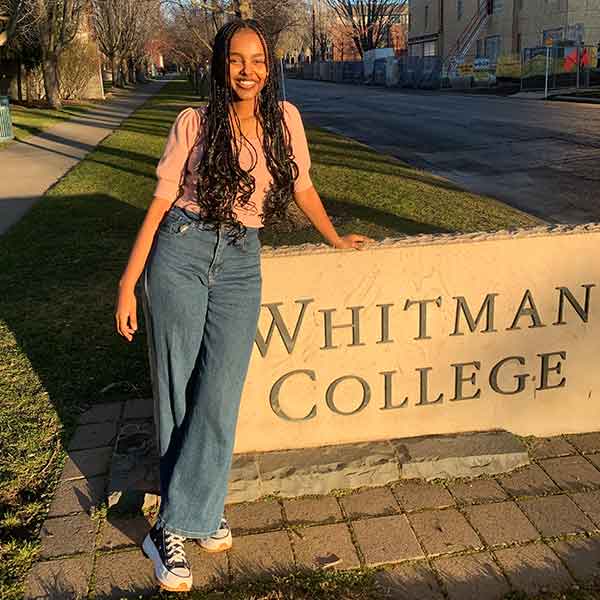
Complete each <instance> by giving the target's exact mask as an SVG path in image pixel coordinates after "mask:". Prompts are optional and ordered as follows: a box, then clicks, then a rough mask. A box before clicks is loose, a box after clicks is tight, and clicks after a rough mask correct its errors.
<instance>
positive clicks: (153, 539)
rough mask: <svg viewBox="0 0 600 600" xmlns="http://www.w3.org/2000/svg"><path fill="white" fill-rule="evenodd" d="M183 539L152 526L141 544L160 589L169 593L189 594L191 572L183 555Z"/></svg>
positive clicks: (180, 536) (161, 528)
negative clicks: (151, 565)
mask: <svg viewBox="0 0 600 600" xmlns="http://www.w3.org/2000/svg"><path fill="white" fill-rule="evenodd" d="M184 542H185V537H183V536H182V535H176V534H174V533H171V532H169V531H167V530H166V529H164V528H163V527H159V526H158V525H154V526H153V527H152V529H150V531H149V532H148V535H146V537H145V539H144V543H143V544H142V552H143V553H144V556H146V558H149V559H150V560H151V561H152V562H153V563H154V574H155V575H156V579H157V580H158V583H159V585H160V587H162V588H163V589H165V590H167V591H169V592H189V591H190V590H191V589H192V571H191V569H190V565H189V563H188V560H187V557H186V555H185V547H184V544H183V543H184Z"/></svg>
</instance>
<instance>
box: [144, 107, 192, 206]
mask: <svg viewBox="0 0 600 600" xmlns="http://www.w3.org/2000/svg"><path fill="white" fill-rule="evenodd" d="M199 120H200V117H199V115H198V111H197V110H196V109H194V108H191V107H189V108H185V109H184V110H182V111H181V112H180V113H179V114H178V115H177V118H176V119H175V122H174V123H173V125H172V126H171V130H170V131H169V135H168V137H167V143H166V144H165V149H164V151H163V154H162V157H161V159H160V161H159V162H158V165H157V166H156V178H157V180H158V181H157V183H156V187H155V189H154V196H156V197H159V198H163V199H165V200H170V201H171V202H173V201H174V200H175V198H177V192H178V191H179V185H180V183H181V181H182V178H183V177H184V176H185V173H184V169H185V165H186V162H187V159H188V156H189V153H190V150H191V149H192V147H193V145H194V142H195V140H196V136H197V134H198V129H199Z"/></svg>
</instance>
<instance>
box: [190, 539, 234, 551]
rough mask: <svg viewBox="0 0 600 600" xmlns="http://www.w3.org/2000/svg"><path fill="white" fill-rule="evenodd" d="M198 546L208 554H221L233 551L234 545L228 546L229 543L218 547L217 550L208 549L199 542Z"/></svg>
mask: <svg viewBox="0 0 600 600" xmlns="http://www.w3.org/2000/svg"><path fill="white" fill-rule="evenodd" d="M197 544H198V546H199V547H200V548H202V550H204V552H208V553H209V554H218V553H219V552H227V550H231V548H232V547H233V544H228V543H227V542H225V543H223V544H221V545H219V546H217V547H216V548H206V547H205V546H203V545H202V544H201V543H200V542H197Z"/></svg>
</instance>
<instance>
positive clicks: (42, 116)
mask: <svg viewBox="0 0 600 600" xmlns="http://www.w3.org/2000/svg"><path fill="white" fill-rule="evenodd" d="M101 103H102V101H97V102H91V101H90V102H76V103H75V102H73V103H70V102H68V103H65V104H64V105H63V107H62V108H61V109H60V110H54V109H52V108H37V107H29V106H21V105H18V104H11V105H10V114H11V120H12V124H13V133H14V135H15V140H20V141H23V140H26V139H27V138H28V137H30V136H32V135H37V134H39V133H41V132H42V131H44V129H47V128H48V127H52V126H53V125H57V124H58V123H63V122H65V121H69V120H70V119H72V118H73V117H76V116H78V115H81V114H83V113H85V112H87V111H88V110H90V109H91V108H93V107H94V106H96V105H98V104H101ZM10 143H11V142H10V141H8V142H0V150H1V149H2V148H6V147H7V146H8V144H10Z"/></svg>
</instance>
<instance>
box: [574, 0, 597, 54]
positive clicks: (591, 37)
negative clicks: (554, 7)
mask: <svg viewBox="0 0 600 600" xmlns="http://www.w3.org/2000/svg"><path fill="white" fill-rule="evenodd" d="M568 21H569V25H573V24H575V23H583V24H584V25H585V43H586V45H587V46H597V45H598V43H599V42H600V1H599V0H569V16H568Z"/></svg>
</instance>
